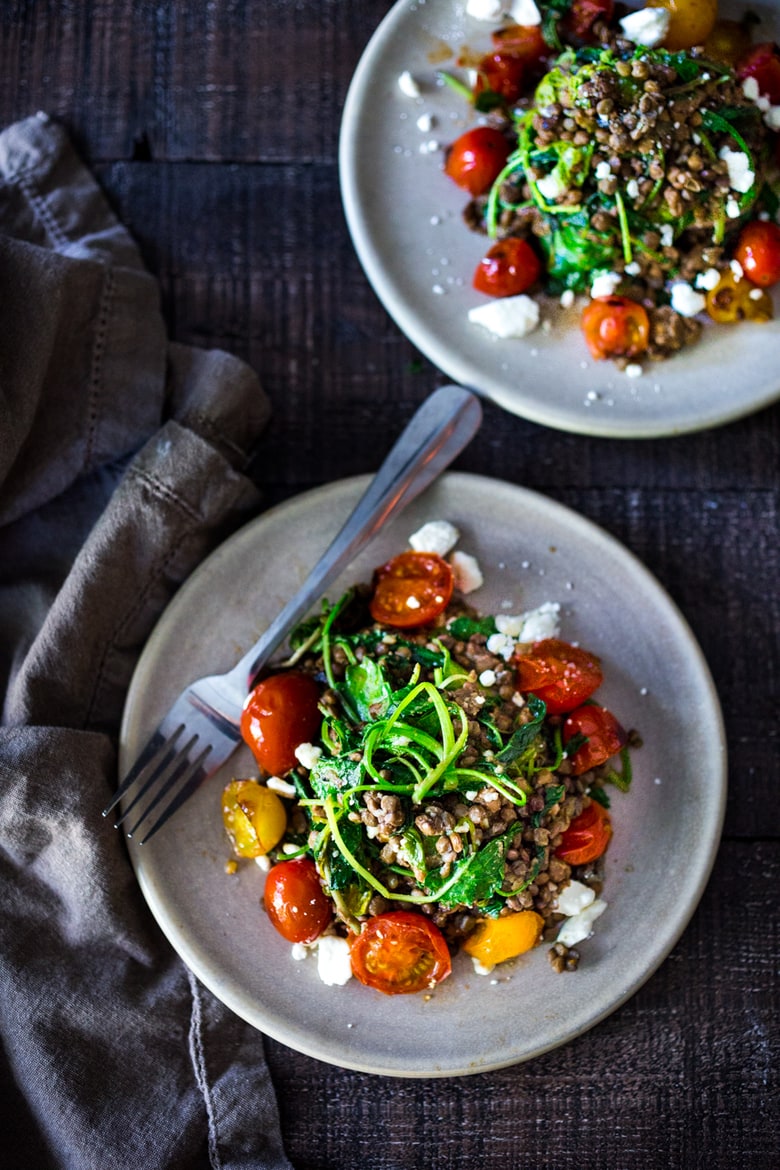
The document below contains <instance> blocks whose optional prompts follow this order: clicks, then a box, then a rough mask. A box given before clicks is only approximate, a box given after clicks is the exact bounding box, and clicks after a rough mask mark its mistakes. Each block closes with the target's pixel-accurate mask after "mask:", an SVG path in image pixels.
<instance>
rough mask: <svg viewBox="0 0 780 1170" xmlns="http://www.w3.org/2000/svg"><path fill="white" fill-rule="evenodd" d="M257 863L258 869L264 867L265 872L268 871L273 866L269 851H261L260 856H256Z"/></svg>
mask: <svg viewBox="0 0 780 1170" xmlns="http://www.w3.org/2000/svg"><path fill="white" fill-rule="evenodd" d="M255 865H256V866H257V868H258V869H262V871H263V873H268V871H269V869H270V868H271V858H270V857H269V856H268V854H267V853H261V854H260V856H259V857H256V858H255Z"/></svg>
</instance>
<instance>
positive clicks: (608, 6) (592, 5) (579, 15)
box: [561, 0, 615, 42]
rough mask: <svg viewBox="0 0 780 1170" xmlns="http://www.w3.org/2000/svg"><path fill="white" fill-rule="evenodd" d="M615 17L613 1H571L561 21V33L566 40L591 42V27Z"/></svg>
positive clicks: (592, 35) (592, 37)
mask: <svg viewBox="0 0 780 1170" xmlns="http://www.w3.org/2000/svg"><path fill="white" fill-rule="evenodd" d="M614 15H615V3H614V0H573V2H572V6H571V8H570V9H569V11H568V12H567V13H566V15H565V16H564V18H563V20H562V21H561V32H562V33H563V35H564V37H565V39H566V40H573V41H585V42H588V41H593V40H595V36H594V33H593V25H594V24H595V23H596V21H597V20H603V21H605V22H606V23H607V24H609V22H610V21H611V20H612V17H613V16H614Z"/></svg>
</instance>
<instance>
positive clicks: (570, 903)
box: [556, 881, 596, 918]
mask: <svg viewBox="0 0 780 1170" xmlns="http://www.w3.org/2000/svg"><path fill="white" fill-rule="evenodd" d="M595 901H596V891H595V890H592V889H591V888H590V886H586V885H584V884H583V882H577V881H572V882H569V884H568V886H566V887H565V889H563V890H561V892H560V894H559V895H558V905H557V907H556V908H557V910H558V911H559V913H561V914H565V915H566V917H567V918H571V917H572V916H573V915H574V914H579V912H580V910H584V909H585V907H586V906H590V904H591V902H595Z"/></svg>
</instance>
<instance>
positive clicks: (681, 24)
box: [647, 0, 718, 52]
mask: <svg viewBox="0 0 780 1170" xmlns="http://www.w3.org/2000/svg"><path fill="white" fill-rule="evenodd" d="M647 7H648V8H665V9H666V10H667V12H669V14H670V16H671V20H670V22H669V31H668V32H667V34H666V36H665V37H664V41H663V45H664V48H665V49H670V50H671V51H672V52H676V51H677V50H678V49H690V48H692V47H693V45H703V44H704V42H705V41H706V40H707V37H708V36H709V35H710V33H711V32H712V30H713V28H714V27H715V21H716V20H717V19H718V0H647Z"/></svg>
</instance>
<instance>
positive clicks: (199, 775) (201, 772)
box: [128, 747, 211, 845]
mask: <svg viewBox="0 0 780 1170" xmlns="http://www.w3.org/2000/svg"><path fill="white" fill-rule="evenodd" d="M210 751H211V748H210V747H207V748H204V750H203V751H202V752H201V753H200V755H199V756H198V757H197V759H195V760H193V762H192V764H191V766H190V768H189V769H187V770H186V771H185V772H184V773H182V774H181V775H180V776H179V777H177V780H178V781H183V783H182V784H181V787H180V788H179V791H178V792H177V793H176V795H175V796H174V797H173V799H172V800H170V801H169V803H168V804H167V805H166V806H165V808H164V809H163V810H162V812H161V813H160V815H159V816H158V818H157V820H156V821H155V822H154V824H153V825H152V826H151V828H150V829H149V830H148V832H147V833H146V834H145V836H143V837H142V838H141V840H140V841H139V845H145V844H146V842H147V841H149V840H150V839H151V838H152V837H153V836H154V834H155V833H156V832H157V831H158V830H159V829H161V828H162V827H163V825H164V824H165V822H166V821H167V820H168V819H169V818H170V817H172V816H173V814H174V813H175V812H176V810H177V809H179V808H181V806H182V805H183V804H184V803H185V802H186V801H187V800H189V798H190V796H192V794H193V792H194V791H195V789H196V788H199V787H200V785H201V784H202V783H203V781H204V780H205V778H206V776H207V775H208V772H207V771H206V769H205V768H204V767H203V763H204V761H205V759H206V757H207V756H208V755H209V753H210ZM171 787H172V785H169V786H168V787H167V788H166V790H165V791H166V792H169V791H170V788H171ZM164 794H165V793H164V792H163V793H160V796H163V795H164ZM158 800H159V797H158ZM154 803H155V804H156V803H157V801H155V802H154ZM152 807H153V806H152V805H150V806H149V808H148V809H147V810H146V812H145V813H144V816H143V817H141V820H144V819H145V817H146V816H147V815H148V814H149V812H150V811H151V809H152ZM138 824H140V821H139V822H138ZM137 827H138V825H135V826H134V830H135V829H136V828H137ZM128 836H129V834H128Z"/></svg>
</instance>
